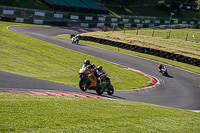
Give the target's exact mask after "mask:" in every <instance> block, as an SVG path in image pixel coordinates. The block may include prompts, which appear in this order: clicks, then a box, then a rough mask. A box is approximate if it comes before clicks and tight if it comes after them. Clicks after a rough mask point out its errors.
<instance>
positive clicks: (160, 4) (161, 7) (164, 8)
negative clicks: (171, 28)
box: [156, 1, 170, 13]
mask: <svg viewBox="0 0 200 133" xmlns="http://www.w3.org/2000/svg"><path fill="white" fill-rule="evenodd" d="M156 8H157V9H158V10H160V11H162V12H165V13H170V8H169V7H168V6H167V5H166V3H165V1H158V3H157V4H156Z"/></svg>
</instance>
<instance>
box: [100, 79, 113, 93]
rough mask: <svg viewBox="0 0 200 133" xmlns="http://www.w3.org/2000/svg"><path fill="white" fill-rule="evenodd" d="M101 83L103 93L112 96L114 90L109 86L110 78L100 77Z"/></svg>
mask: <svg viewBox="0 0 200 133" xmlns="http://www.w3.org/2000/svg"><path fill="white" fill-rule="evenodd" d="M100 80H101V82H102V84H103V86H104V91H105V92H107V93H108V95H112V94H113V93H114V88H113V86H112V84H111V81H110V78H109V77H102V78H101V79H100Z"/></svg>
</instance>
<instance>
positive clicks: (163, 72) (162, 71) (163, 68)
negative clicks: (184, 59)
mask: <svg viewBox="0 0 200 133" xmlns="http://www.w3.org/2000/svg"><path fill="white" fill-rule="evenodd" d="M160 72H161V73H162V75H163V76H167V77H168V76H169V74H168V72H167V68H166V67H162V68H161V70H160Z"/></svg>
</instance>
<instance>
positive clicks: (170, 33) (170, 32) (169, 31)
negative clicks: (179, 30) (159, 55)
mask: <svg viewBox="0 0 200 133" xmlns="http://www.w3.org/2000/svg"><path fill="white" fill-rule="evenodd" d="M170 35H171V30H170V31H169V36H168V39H170Z"/></svg>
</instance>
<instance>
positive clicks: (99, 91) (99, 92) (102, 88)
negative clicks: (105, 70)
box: [96, 85, 104, 95]
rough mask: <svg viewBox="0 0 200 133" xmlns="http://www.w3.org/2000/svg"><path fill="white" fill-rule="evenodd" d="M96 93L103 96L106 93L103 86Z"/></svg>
mask: <svg viewBox="0 0 200 133" xmlns="http://www.w3.org/2000/svg"><path fill="white" fill-rule="evenodd" d="M96 92H97V94H98V95H101V94H103V92H104V87H103V85H101V86H100V87H99V88H98V89H97V90H96Z"/></svg>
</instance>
